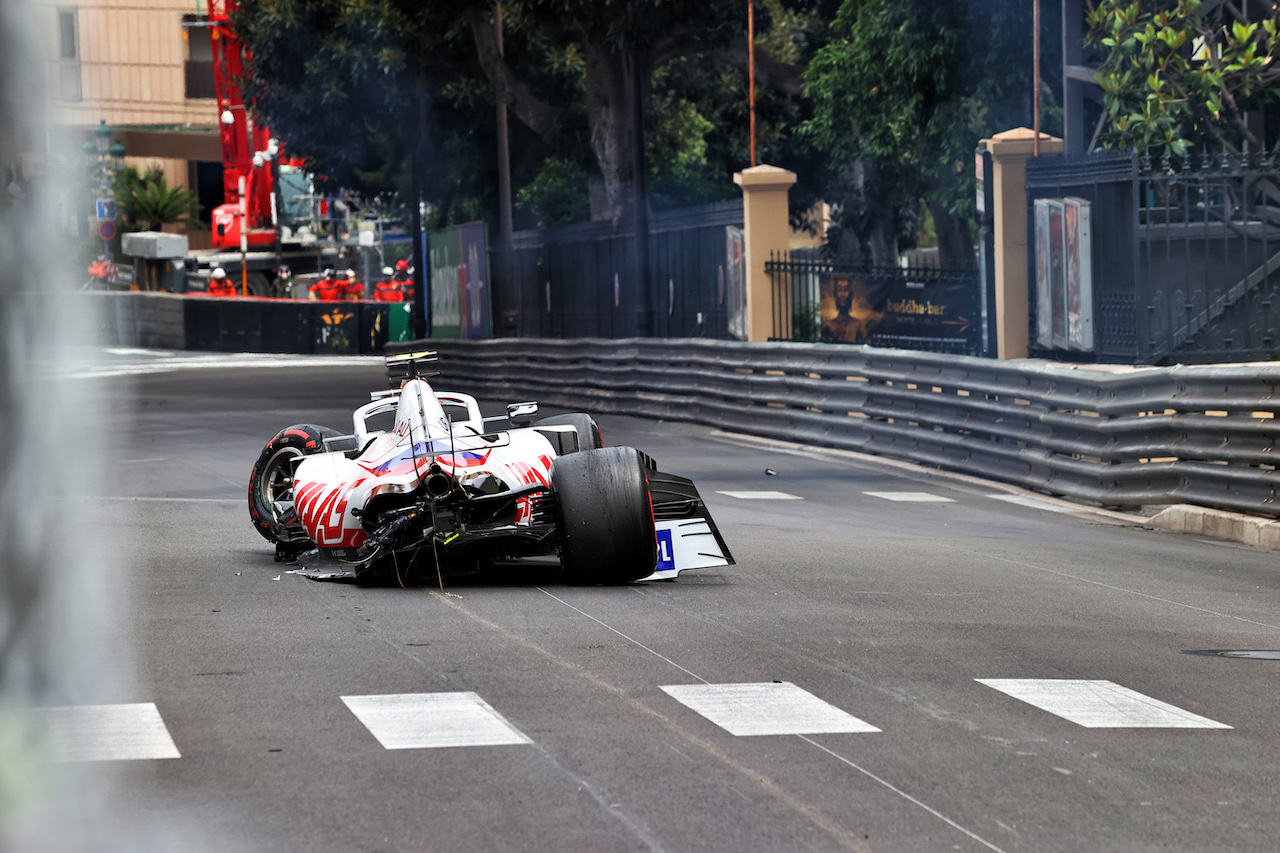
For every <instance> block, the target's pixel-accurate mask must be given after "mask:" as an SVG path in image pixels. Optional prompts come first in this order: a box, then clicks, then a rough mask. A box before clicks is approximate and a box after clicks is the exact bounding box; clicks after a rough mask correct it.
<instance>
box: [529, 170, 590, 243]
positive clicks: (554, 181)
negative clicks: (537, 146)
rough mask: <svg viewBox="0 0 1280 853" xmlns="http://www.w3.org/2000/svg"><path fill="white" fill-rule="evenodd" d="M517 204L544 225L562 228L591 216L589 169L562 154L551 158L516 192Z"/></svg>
mask: <svg viewBox="0 0 1280 853" xmlns="http://www.w3.org/2000/svg"><path fill="white" fill-rule="evenodd" d="M515 200H516V204H518V205H519V206H520V207H521V208H523V209H525V210H527V211H528V212H529V213H531V214H532V215H533V216H534V218H535V219H536V220H537V222H538V224H539V225H540V226H542V227H543V228H559V227H560V226H562V225H568V224H570V223H573V222H585V221H586V220H588V219H590V218H591V205H590V204H589V203H588V200H587V170H586V169H585V168H583V167H582V166H580V165H579V164H577V163H574V162H572V161H570V160H566V159H564V158H561V157H548V158H547V159H546V160H544V161H543V162H542V168H541V169H539V170H538V173H537V174H536V175H534V176H533V180H531V181H529V183H527V184H525V185H524V186H523V187H522V188H521V189H520V191H519V192H518V193H516V199H515Z"/></svg>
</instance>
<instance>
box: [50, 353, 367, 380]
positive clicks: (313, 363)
mask: <svg viewBox="0 0 1280 853" xmlns="http://www.w3.org/2000/svg"><path fill="white" fill-rule="evenodd" d="M108 352H110V351H108ZM134 353H135V351H128V352H127V353H124V354H129V355H133V354H134ZM152 358H153V359H154V360H151V361H146V362H143V361H137V362H132V363H122V364H103V363H97V362H84V361H80V360H73V361H72V362H71V363H69V364H65V365H61V366H60V367H59V370H58V375H60V376H64V377H67V378H72V377H75V378H87V379H102V378H109V377H115V376H145V375H149V374H155V373H172V372H174V371H177V370H226V369H232V370H248V369H255V370H261V369H279V368H299V367H302V368H306V367H323V368H332V367H374V366H381V365H382V364H383V359H382V358H381V357H380V356H365V355H337V356H335V355H290V354H265V355H263V354H255V353H218V354H205V355H186V354H176V353H169V352H159V353H156V354H155V355H154V356H152Z"/></svg>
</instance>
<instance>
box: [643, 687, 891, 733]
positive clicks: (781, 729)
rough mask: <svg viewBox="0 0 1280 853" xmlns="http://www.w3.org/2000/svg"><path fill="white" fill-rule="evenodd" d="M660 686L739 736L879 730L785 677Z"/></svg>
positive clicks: (684, 703) (677, 699)
mask: <svg viewBox="0 0 1280 853" xmlns="http://www.w3.org/2000/svg"><path fill="white" fill-rule="evenodd" d="M662 690H663V692H665V693H666V694H667V695H668V696H670V697H671V698H673V699H675V700H676V701H677V702H679V703H681V704H682V705H684V706H686V707H688V708H690V709H691V710H693V711H696V712H697V713H699V714H701V715H702V716H704V717H706V718H707V719H708V720H710V721H711V722H713V723H715V724H716V725H717V726H719V727H720V728H722V729H724V730H725V731H727V732H728V733H729V734H731V735H734V736H735V737H748V736H756V735H817V734H834V733H840V732H854V733H861V732H878V731H880V729H878V728H876V727H875V726H873V725H871V724H870V723H866V722H863V721H862V720H859V719H858V718H857V717H855V716H853V715H852V714H849V713H846V712H845V711H842V710H840V709H839V708H837V707H836V706H834V705H831V704H829V703H827V702H824V701H823V700H821V699H819V698H818V697H817V696H814V695H813V694H812V693H810V692H809V691H807V690H805V689H803V688H801V687H797V686H796V685H794V684H791V683H790V682H786V681H773V682H761V683H748V684H673V685H669V686H667V687H663V688H662Z"/></svg>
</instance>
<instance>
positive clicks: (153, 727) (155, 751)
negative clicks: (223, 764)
mask: <svg viewBox="0 0 1280 853" xmlns="http://www.w3.org/2000/svg"><path fill="white" fill-rule="evenodd" d="M36 722H37V726H38V728H40V729H41V730H42V734H43V735H44V737H45V739H46V741H47V743H48V746H49V753H50V757H51V758H53V760H54V761H138V760H145V759H158V758H181V757H182V756H181V754H180V753H179V752H178V747H177V746H176V745H175V744H174V742H173V738H172V737H170V735H169V730H168V728H166V727H165V724H164V720H163V719H162V718H161V716H160V711H159V710H158V709H157V708H156V706H155V703H154V702H141V703H136V704H122V705H72V706H66V707H58V708H38V709H36Z"/></svg>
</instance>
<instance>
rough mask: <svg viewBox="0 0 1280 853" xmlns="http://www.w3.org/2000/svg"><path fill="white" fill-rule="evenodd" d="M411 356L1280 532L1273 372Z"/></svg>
mask: <svg viewBox="0 0 1280 853" xmlns="http://www.w3.org/2000/svg"><path fill="white" fill-rule="evenodd" d="M419 345H421V342H420V344H419ZM428 345H429V346H430V347H431V348H432V349H436V350H438V351H439V353H440V356H441V358H440V362H439V365H438V366H439V368H440V370H441V374H442V381H444V382H448V383H450V384H455V383H456V384H458V385H461V386H464V387H465V388H466V389H467V390H470V391H473V392H475V393H480V394H486V393H488V394H494V395H497V396H504V397H519V398H520V399H538V400H540V401H542V402H543V403H553V404H556V405H560V406H567V407H572V408H581V409H585V410H588V411H594V412H603V413H616V414H626V415H640V416H645V417H660V418H666V419H671V420H684V421H693V422H696V423H702V424H706V425H709V426H715V427H718V428H720V429H725V430H732V431H736V432H743V433H749V434H753V435H759V436H766V437H772V438H778V439H785V440H790V441H801V442H806V443H811V444H818V445H824V446H830V447H837V448H842V449H847V450H856V451H862V452H866V453H876V454H882V455H885V456H892V457H897V458H901V459H909V460H912V461H915V462H919V463H922V464H925V465H930V466H939V467H942V468H945V469H949V470H953V471H962V472H965V473H969V474H974V475H978V476H982V477H987V478H990V479H995V480H1002V481H1005V482H1009V483H1016V484H1018V485H1021V486H1024V487H1028V488H1033V489H1040V490H1043V491H1046V492H1051V493H1054V494H1059V495H1066V496H1069V497H1073V498H1077V499H1083V500H1089V501H1095V502H1098V503H1101V504H1103V505H1106V506H1138V505H1142V504H1166V503H1191V504H1199V505H1202V506H1209V507H1216V508H1220V509H1229V510H1237V511H1243V512H1251V513H1259V514H1264V515H1271V516H1280V500H1278V499H1277V491H1278V490H1280V472H1277V470H1276V467H1275V465H1276V462H1277V457H1278V456H1280V450H1278V449H1277V445H1278V444H1280V420H1277V415H1278V414H1280V365H1277V366H1271V365H1232V366H1217V367H1209V366H1197V367H1183V366H1177V367H1166V368H1139V369H1131V368H1117V369H1113V370H1105V369H1098V368H1073V367H1067V366H1063V365H1057V364H1052V363H1045V362H1039V361H1031V360H1024V361H1005V362H999V361H992V360H988V359H980V358H971V357H966V356H955V355H938V354H932V353H924V352H915V351H909V350H894V349H886V348H879V347H865V346H840V347H834V346H822V345H811V344H796V343H771V344H758V343H754V344H745V343H739V342H731V341H708V340H691V339H689V340H657V339H643V340H641V339H633V340H614V341H607V340H597V339H587V340H536V339H528V338H518V339H504V340H495V341H449V340H433V341H431V342H430V343H429V344H428ZM404 346H407V345H398V346H395V347H390V348H389V349H400V348H402V347H404Z"/></svg>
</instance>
